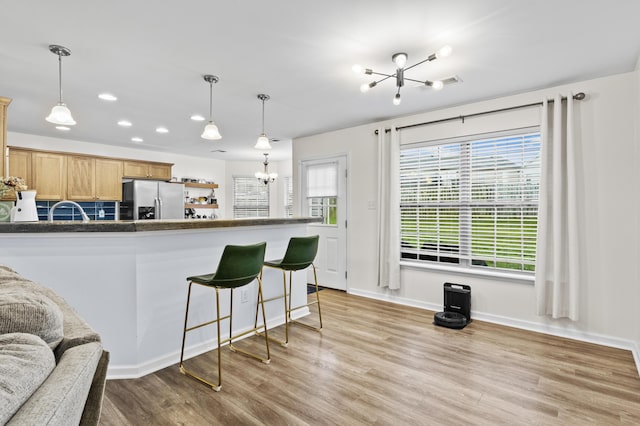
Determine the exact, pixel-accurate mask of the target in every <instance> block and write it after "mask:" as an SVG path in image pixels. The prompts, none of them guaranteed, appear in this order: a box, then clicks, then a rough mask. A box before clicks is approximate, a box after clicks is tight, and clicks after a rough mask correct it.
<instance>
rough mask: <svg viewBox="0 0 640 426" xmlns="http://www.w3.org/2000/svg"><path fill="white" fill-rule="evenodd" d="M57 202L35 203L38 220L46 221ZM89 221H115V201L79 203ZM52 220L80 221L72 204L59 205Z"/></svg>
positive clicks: (77, 212)
mask: <svg viewBox="0 0 640 426" xmlns="http://www.w3.org/2000/svg"><path fill="white" fill-rule="evenodd" d="M55 203H57V201H36V208H37V209H38V219H39V220H43V221H46V220H47V216H48V214H49V209H50V208H51V206H53V205H54V204H55ZM78 204H80V206H81V207H82V209H83V210H84V211H85V213H87V216H89V219H90V220H116V207H117V205H116V204H117V203H116V202H115V201H86V202H79V203H78ZM53 220H82V215H81V214H80V210H78V208H76V207H75V206H74V205H73V204H61V205H59V206H58V207H56V210H55V211H54V212H53Z"/></svg>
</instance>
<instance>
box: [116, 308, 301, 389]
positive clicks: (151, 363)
mask: <svg viewBox="0 0 640 426" xmlns="http://www.w3.org/2000/svg"><path fill="white" fill-rule="evenodd" d="M310 313H311V312H310V311H309V308H308V307H305V308H301V309H297V310H296V311H294V312H293V313H292V315H291V317H292V318H293V319H298V318H302V317H304V316H307V315H309V314H310ZM268 324H269V329H272V328H275V327H278V326H280V325H282V324H284V315H281V316H279V317H275V318H269V323H268ZM249 329H250V328H249V327H246V328H245V329H243V330H238V331H237V333H242V332H244V331H246V330H249ZM251 336H252V334H248V335H246V336H242V337H240V338H238V340H242V339H244V338H247V337H251ZM234 341H235V339H234ZM225 345H226V344H225ZM216 347H217V343H216V341H215V340H212V341H210V342H204V343H197V344H195V345H191V346H188V347H186V348H185V350H184V359H189V358H193V357H195V356H198V355H202V354H203V353H205V352H209V351H211V350H213V349H215V348H216ZM178 362H180V351H178V350H176V351H175V352H172V353H169V354H167V355H164V356H161V357H157V358H154V359H151V360H148V361H145V362H143V363H141V364H138V365H110V366H109V367H108V369H107V380H119V379H137V378H140V377H142V376H146V375H147V374H151V373H153V372H156V371H158V370H162V369H163V368H166V367H169V366H171V365H174V364H177V363H178Z"/></svg>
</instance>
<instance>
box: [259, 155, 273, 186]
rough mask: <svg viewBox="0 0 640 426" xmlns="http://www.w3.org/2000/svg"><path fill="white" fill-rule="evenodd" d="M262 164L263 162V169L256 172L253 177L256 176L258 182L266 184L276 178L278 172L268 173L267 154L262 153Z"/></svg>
mask: <svg viewBox="0 0 640 426" xmlns="http://www.w3.org/2000/svg"><path fill="white" fill-rule="evenodd" d="M262 164H264V171H262V172H256V173H255V177H257V178H258V180H259V181H260V182H262V183H264V184H265V185H268V184H269V183H271V182H273V181H275V180H276V178H277V177H278V174H277V173H269V154H264V162H263V163H262Z"/></svg>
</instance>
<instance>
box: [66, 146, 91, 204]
mask: <svg viewBox="0 0 640 426" xmlns="http://www.w3.org/2000/svg"><path fill="white" fill-rule="evenodd" d="M95 193H96V160H95V158H91V157H80V156H73V155H70V156H68V157H67V197H68V198H69V199H70V200H78V201H93V200H94V199H95Z"/></svg>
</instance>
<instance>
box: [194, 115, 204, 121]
mask: <svg viewBox="0 0 640 426" xmlns="http://www.w3.org/2000/svg"><path fill="white" fill-rule="evenodd" d="M191 119H192V120H193V121H204V120H206V119H205V118H204V117H203V116H201V115H200V114H193V115H192V116H191Z"/></svg>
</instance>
